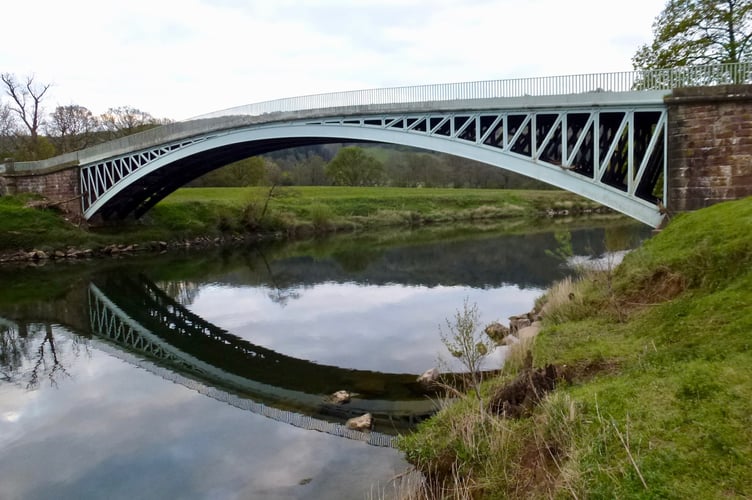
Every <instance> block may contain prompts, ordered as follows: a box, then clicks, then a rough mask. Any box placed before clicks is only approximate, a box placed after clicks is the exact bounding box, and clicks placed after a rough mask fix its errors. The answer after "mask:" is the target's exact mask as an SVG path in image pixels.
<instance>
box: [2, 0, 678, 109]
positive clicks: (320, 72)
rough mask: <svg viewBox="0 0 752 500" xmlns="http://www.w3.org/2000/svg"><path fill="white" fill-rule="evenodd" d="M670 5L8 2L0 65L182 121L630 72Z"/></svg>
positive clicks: (87, 101)
mask: <svg viewBox="0 0 752 500" xmlns="http://www.w3.org/2000/svg"><path fill="white" fill-rule="evenodd" d="M663 3H664V2H663V0H636V1H634V2H604V1H595V0H573V1H571V2H558V1H554V0H532V1H529V2H516V1H511V0H497V1H490V0H464V1H450V0H441V1H435V0H434V1H430V2H429V1H427V0H409V1H405V0H389V1H384V0H379V1H375V0H368V1H359V2H357V3H353V2H346V1H344V0H323V1H317V2H302V1H299V0H281V1H280V0H275V1H274V2H269V1H261V0H258V1H250V2H246V1H239V0H213V1H210V0H203V1H202V0H181V1H177V0H167V1H160V2H154V1H151V0H131V1H129V2H117V3H116V2H102V1H92V0H71V1H68V2H58V1H53V0H42V1H38V2H35V3H34V13H30V12H29V7H28V5H27V4H22V3H20V2H12V3H10V4H9V5H5V6H3V18H4V19H6V20H10V21H6V22H5V23H4V25H3V31H4V39H5V40H6V41H11V42H10V43H5V44H3V46H2V47H0V61H2V62H3V64H2V68H0V69H1V70H2V71H4V72H5V71H7V72H11V73H15V74H16V75H17V76H25V75H27V74H32V73H33V74H35V75H36V76H37V78H38V79H39V81H41V82H53V83H54V87H53V89H52V93H51V94H50V98H49V99H48V101H47V103H46V104H47V106H48V107H49V108H52V107H54V106H55V105H57V104H70V103H76V104H81V105H84V106H87V107H89V108H90V109H92V110H93V111H94V112H95V113H101V112H103V111H105V110H106V109H107V108H108V107H114V106H122V105H130V106H135V107H137V108H140V109H143V110H145V111H148V112H150V113H152V114H153V115H156V116H159V117H163V116H164V117H170V118H175V119H181V118H186V117H189V116H194V115H197V114H201V113H204V112H209V111H215V110H218V109H222V108H226V107H231V106H237V105H241V104H247V103H250V102H257V101H261V100H267V99H273V98H280V97H289V96H294V95H304V94H311V93H319V92H329V91H337V90H353V89H357V88H372V87H380V86H391V85H412V84H422V83H439V82H445V81H468V80H486V79H497V78H517V77H529V76H546V75H554V74H572V73H582V72H601V71H604V72H605V71H618V70H629V69H630V67H631V64H630V57H631V55H632V54H633V53H634V51H635V50H636V49H637V46H638V45H639V44H641V43H644V42H647V41H648V40H649V39H650V26H651V23H652V20H653V18H654V17H655V16H656V15H657V14H658V13H659V12H660V10H661V9H662V7H663Z"/></svg>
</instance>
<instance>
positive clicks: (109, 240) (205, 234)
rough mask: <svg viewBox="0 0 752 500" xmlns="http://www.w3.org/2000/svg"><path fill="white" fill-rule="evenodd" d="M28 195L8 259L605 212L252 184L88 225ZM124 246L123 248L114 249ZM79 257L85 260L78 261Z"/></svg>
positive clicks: (3, 225) (538, 199)
mask: <svg viewBox="0 0 752 500" xmlns="http://www.w3.org/2000/svg"><path fill="white" fill-rule="evenodd" d="M35 201H38V200H35V199H34V198H33V197H32V196H29V195H19V196H4V197H0V254H3V253H4V254H6V255H8V254H10V253H12V252H16V251H19V250H25V251H27V252H28V251H30V250H33V249H39V250H42V251H43V252H44V253H45V255H47V254H49V255H55V253H54V252H55V251H57V254H58V255H65V253H64V251H65V250H66V249H67V248H68V247H76V248H78V249H82V248H83V249H89V250H95V251H96V252H98V253H109V252H103V250H105V249H106V250H113V249H116V250H118V251H119V250H122V249H123V248H128V247H131V249H138V248H140V249H146V248H156V249H163V248H164V247H165V246H166V245H167V244H168V243H169V244H183V243H185V242H191V241H194V242H195V241H198V242H217V241H222V240H226V239H233V238H234V239H237V238H246V237H250V238H263V237H289V238H293V237H305V236H312V235H316V234H325V233H332V232H346V231H361V230H367V229H374V228H382V227H399V226H420V225H426V224H444V223H452V222H479V221H488V220H494V219H512V218H515V219H516V220H522V221H527V222H529V221H531V220H534V219H535V218H537V217H541V216H545V215H546V213H547V212H548V213H558V214H562V213H572V214H578V213H582V212H593V211H597V210H599V207H598V206H597V205H596V204H594V203H592V202H590V201H588V200H584V199H582V198H580V197H577V196H575V195H572V194H570V193H567V192H563V191H546V190H541V191H536V190H524V191H518V190H493V189H450V188H447V189H441V188H382V187H378V188H377V187H362V188H355V187H294V188H293V187H271V188H270V187H248V188H183V189H179V190H178V191H176V192H175V193H173V194H172V195H170V196H169V197H167V198H166V199H164V200H163V201H162V202H160V203H159V204H157V205H156V206H155V207H154V208H153V209H152V210H150V211H149V212H148V213H147V214H146V215H144V216H143V217H142V218H141V219H139V220H130V221H125V222H118V223H117V224H115V225H111V226H107V225H104V226H101V227H91V228H87V227H85V225H83V224H79V223H76V221H70V220H67V219H66V218H65V217H64V216H63V214H61V213H59V212H56V211H54V210H52V209H49V208H39V207H38V206H35V205H39V204H38V203H37V204H35ZM115 246H118V247H115ZM78 254H80V252H78V253H77V255H78Z"/></svg>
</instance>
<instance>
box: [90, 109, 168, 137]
mask: <svg viewBox="0 0 752 500" xmlns="http://www.w3.org/2000/svg"><path fill="white" fill-rule="evenodd" d="M99 120H100V122H101V123H102V127H104V129H105V130H106V131H108V132H109V133H110V137H111V138H112V139H117V138H119V137H125V136H126V135H131V134H135V133H137V132H141V131H143V130H146V129H149V128H152V127H156V126H158V125H162V124H163V123H165V122H166V121H165V120H158V119H156V118H154V117H153V116H152V115H150V114H149V113H147V112H146V111H141V110H140V109H136V108H133V107H130V106H120V107H118V108H110V109H108V110H107V112H106V113H104V114H103V115H102V116H101V117H100V118H99Z"/></svg>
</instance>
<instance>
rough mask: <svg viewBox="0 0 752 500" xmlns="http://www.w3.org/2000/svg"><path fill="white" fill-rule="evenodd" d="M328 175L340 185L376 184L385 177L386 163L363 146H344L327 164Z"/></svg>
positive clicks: (333, 181) (334, 182)
mask: <svg viewBox="0 0 752 500" xmlns="http://www.w3.org/2000/svg"><path fill="white" fill-rule="evenodd" d="M326 176H327V177H329V179H331V181H332V183H333V184H335V185H338V186H374V185H377V184H379V183H380V182H381V180H382V179H383V177H384V165H383V164H382V163H381V162H380V161H379V160H377V159H376V158H374V157H373V156H371V155H370V154H368V153H367V152H366V151H365V150H363V148H360V147H357V146H349V147H346V148H342V149H340V150H339V152H338V153H337V156H335V157H334V159H333V160H332V161H330V162H329V164H328V165H327V166H326Z"/></svg>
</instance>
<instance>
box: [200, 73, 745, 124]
mask: <svg viewBox="0 0 752 500" xmlns="http://www.w3.org/2000/svg"><path fill="white" fill-rule="evenodd" d="M750 82H752V63H734V64H717V65H706V66H685V67H679V68H671V69H650V70H637V71H622V72H618V73H593V74H585V75H567V76H545V77H538V78H515V79H510V80H485V81H477V82H463V83H441V84H435V85H413V86H406V87H390V88H380V89H366V90H353V91H346V92H331V93H326V94H314V95H306V96H300V97H288V98H284V99H274V100H271V101H264V102H258V103H254V104H247V105H244V106H238V107H234V108H229V109H225V110H221V111H216V112H213V113H208V114H205V115H201V116H197V117H195V118H191V119H201V118H217V117H221V116H229V115H246V116H260V115H264V114H268V113H283V112H294V111H305V110H313V109H327V108H339V107H347V106H364V105H386V104H407V103H424V102H437V101H456V100H471V99H493V98H504V97H526V96H555V95H567V94H582V93H587V92H634V91H644V90H672V89H675V88H680V87H696V86H703V85H723V84H738V83H750Z"/></svg>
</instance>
